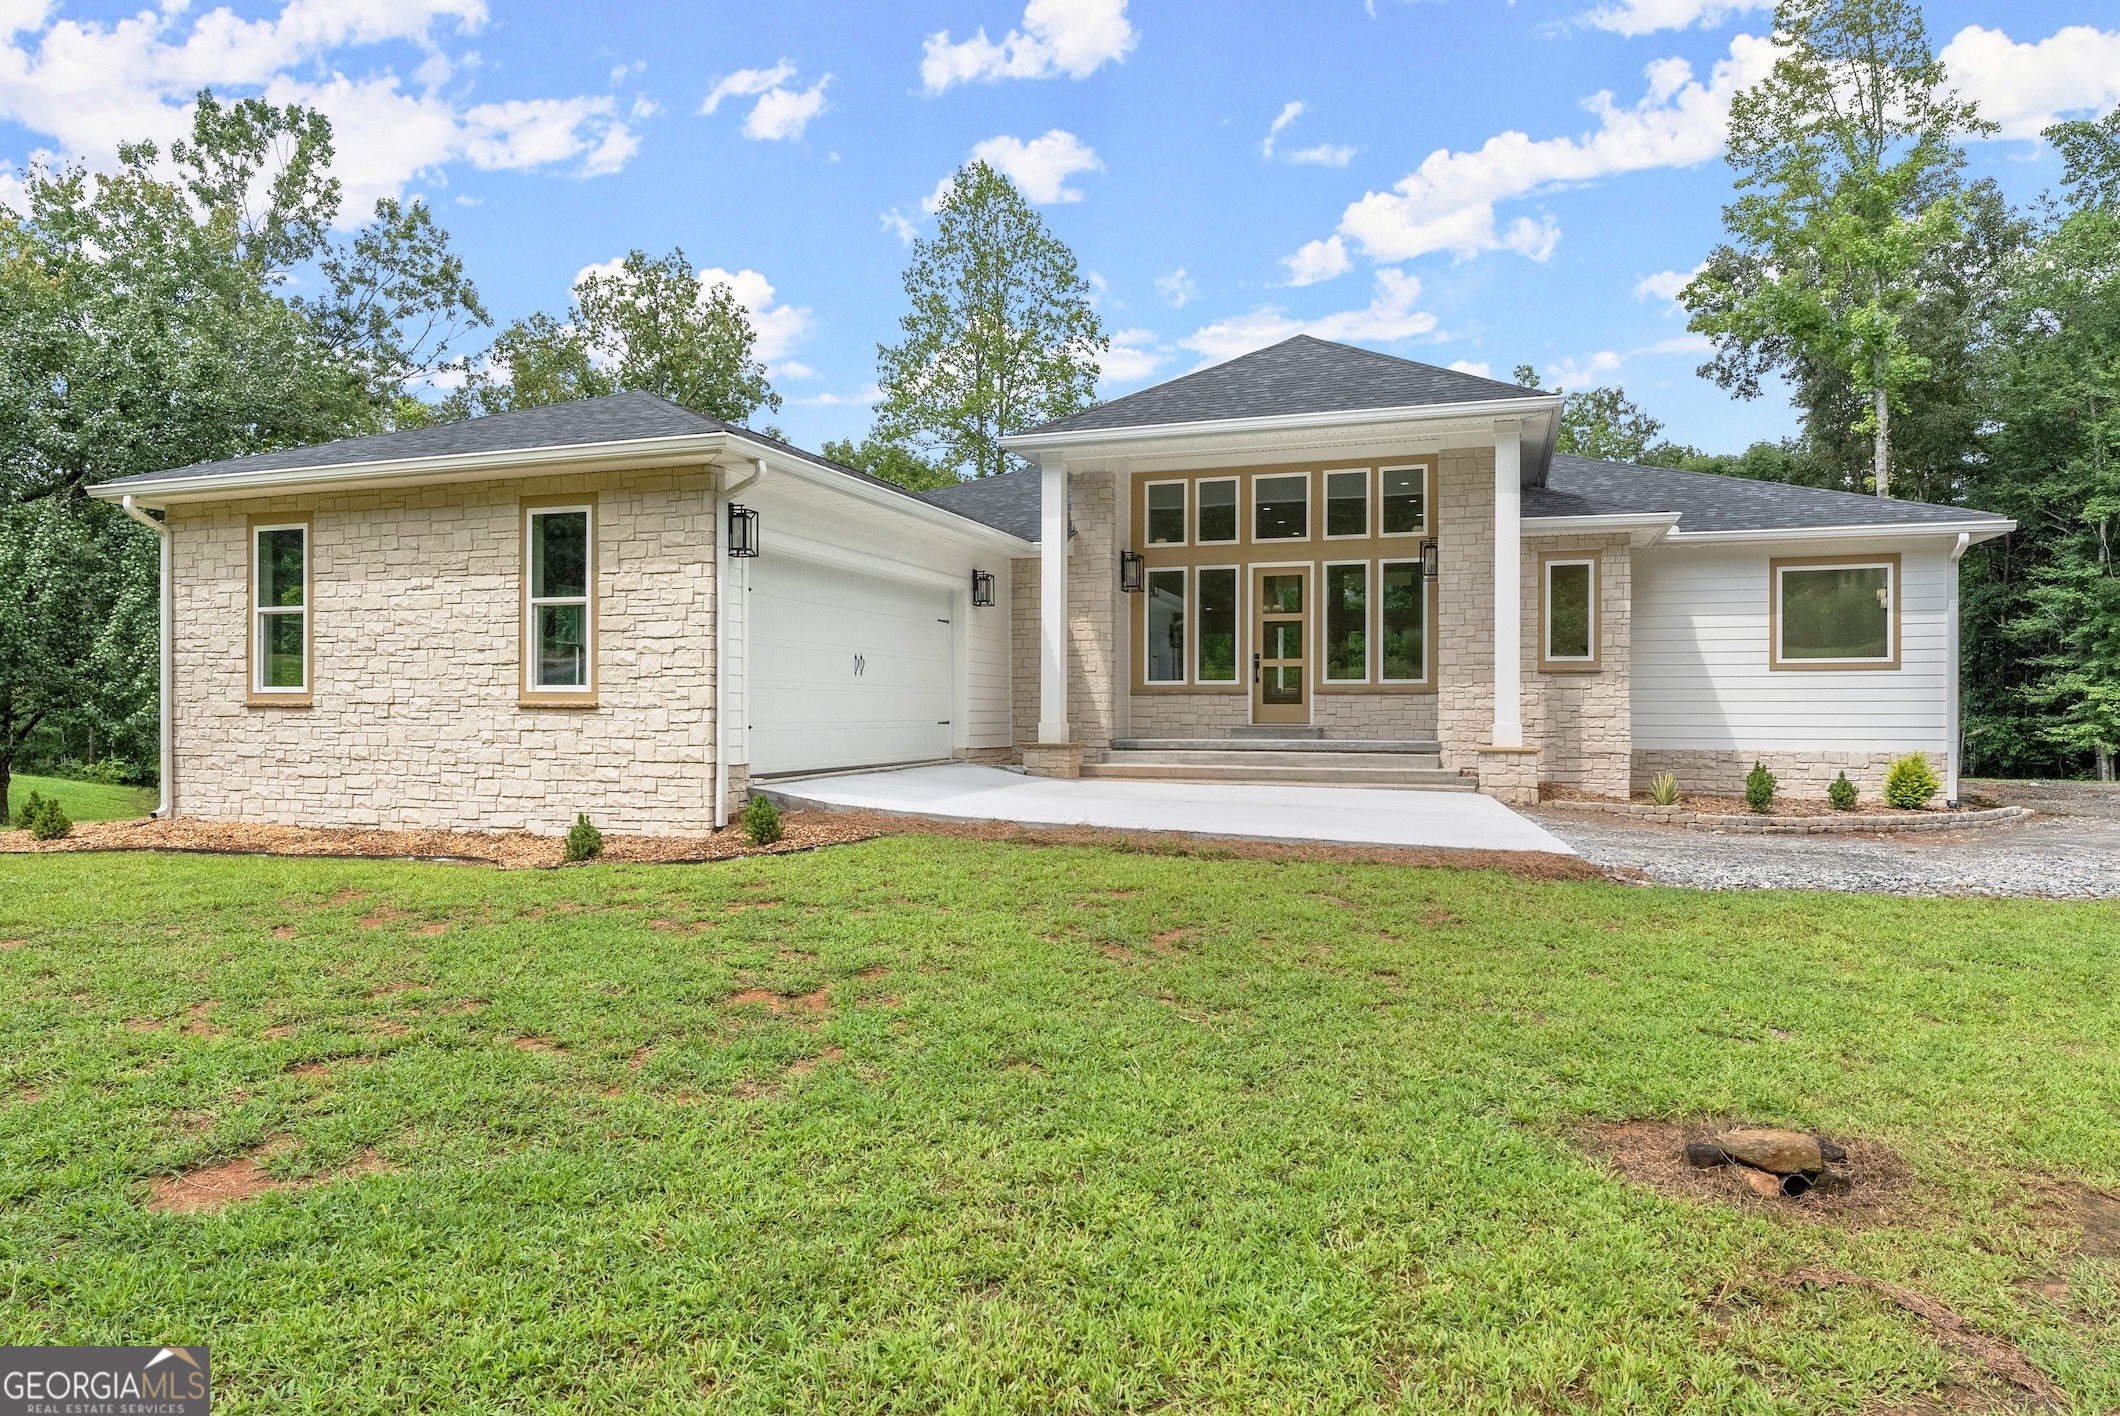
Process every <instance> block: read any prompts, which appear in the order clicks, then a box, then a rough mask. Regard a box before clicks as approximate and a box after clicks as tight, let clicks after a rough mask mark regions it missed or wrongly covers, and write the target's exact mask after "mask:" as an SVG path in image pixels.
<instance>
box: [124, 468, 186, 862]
mask: <svg viewBox="0 0 2120 1416" xmlns="http://www.w3.org/2000/svg"><path fill="white" fill-rule="evenodd" d="M119 505H121V506H122V507H124V509H125V514H126V515H127V516H129V517H131V518H132V519H133V520H135V521H137V522H139V523H140V524H141V525H142V526H145V527H146V528H147V529H148V530H150V531H152V532H154V533H155V540H156V541H157V543H158V544H159V546H160V551H161V576H160V582H161V590H160V594H159V596H158V598H159V599H160V601H161V605H160V614H159V615H158V616H157V618H158V619H159V621H160V623H159V626H158V628H157V632H156V636H155V637H156V640H157V641H158V643H157V648H158V650H159V651H160V654H161V660H162V662H161V671H162V672H161V682H162V689H161V698H162V712H161V715H160V717H161V721H160V725H159V726H160V733H159V735H160V737H161V739H162V742H161V747H162V757H161V760H162V767H161V773H160V775H161V778H162V804H161V805H160V806H158V807H156V808H155V815H156V817H158V818H159V819H161V820H163V821H167V820H169V819H170V817H171V816H173V815H175V814H176V804H177V658H176V637H177V634H176V631H177V604H176V601H177V584H176V580H177V570H176V562H175V560H174V558H173V557H172V556H171V555H170V553H169V527H168V526H166V525H165V524H163V523H162V522H160V521H157V520H155V519H154V518H153V517H152V516H149V515H148V514H147V513H146V512H144V511H142V510H140V508H138V507H136V506H134V505H133V499H132V496H131V494H130V493H128V494H127V495H126V497H125V499H124V500H123V501H122V502H120V503H119Z"/></svg>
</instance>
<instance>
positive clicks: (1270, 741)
mask: <svg viewBox="0 0 2120 1416" xmlns="http://www.w3.org/2000/svg"><path fill="white" fill-rule="evenodd" d="M1442 750H1443V745H1442V744H1441V743H1440V742H1436V741H1434V740H1432V739H1430V740H1423V739H1419V738H1316V737H1304V738H1297V737H1245V738H1113V739H1112V751H1114V752H1214V753H1228V752H1246V753H1249V752H1302V753H1341V752H1351V753H1356V754H1359V755H1362V756H1369V755H1373V754H1376V753H1418V754H1421V755H1424V756H1428V757H1434V756H1437V755H1438V754H1440V753H1441V752H1442Z"/></svg>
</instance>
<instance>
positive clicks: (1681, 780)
mask: <svg viewBox="0 0 2120 1416" xmlns="http://www.w3.org/2000/svg"><path fill="white" fill-rule="evenodd" d="M1906 755H1907V754H1905V753H1895V752H1802V753H1798V752H1739V751H1737V750H1736V749H1735V748H1727V749H1725V748H1643V749H1642V750H1640V751H1638V752H1636V753H1635V754H1634V780H1633V787H1634V790H1635V791H1641V792H1645V791H1647V790H1649V784H1650V783H1651V782H1653V781H1654V780H1655V779H1656V778H1657V776H1658V775H1660V774H1661V773H1664V772H1676V773H1677V774H1678V785H1679V790H1681V791H1685V792H1704V793H1707V794H1709V795H1711V796H1743V795H1744V792H1745V774H1746V773H1747V772H1750V771H1751V770H1752V764H1753V763H1755V762H1763V763H1765V764H1766V768H1767V770H1768V771H1769V772H1772V773H1773V774H1774V779H1775V781H1774V785H1775V791H1776V793H1777V794H1778V795H1780V796H1784V797H1798V798H1809V799H1816V800H1821V801H1822V800H1824V799H1825V794H1826V787H1827V785H1828V784H1829V783H1831V782H1832V780H1833V778H1834V777H1836V776H1838V775H1839V774H1840V773H1842V772H1846V773H1847V774H1848V780H1849V781H1851V782H1853V783H1854V784H1855V789H1856V790H1857V791H1858V792H1860V793H1862V796H1863V799H1864V800H1866V801H1881V800H1883V799H1884V774H1885V771H1886V769H1888V768H1889V767H1890V766H1891V765H1892V762H1893V760H1894V759H1895V758H1898V757H1904V756H1906ZM1924 755H1925V756H1926V757H1927V758H1928V759H1929V766H1930V767H1932V768H1933V769H1935V772H1936V778H1937V780H1938V781H1942V780H1943V778H1944V773H1945V771H1946V770H1947V769H1948V768H1949V766H1950V764H1949V763H1948V762H1947V761H1946V760H1945V759H1944V755H1943V754H1942V753H1940V752H1931V753H1926V754H1924Z"/></svg>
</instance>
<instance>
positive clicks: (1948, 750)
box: [1892, 531, 1973, 802]
mask: <svg viewBox="0 0 2120 1416" xmlns="http://www.w3.org/2000/svg"><path fill="white" fill-rule="evenodd" d="M1972 544H1973V538H1972V537H1971V536H1968V535H1967V534H1966V533H1965V532H1963V531H1961V532H1959V533H1958V544H1957V545H1956V546H1954V547H1952V548H1951V569H1950V577H1951V583H1950V586H1949V590H1948V592H1947V593H1946V594H1945V596H1944V609H1943V613H1944V615H1945V617H1946V624H1945V626H1944V650H1943V653H1944V657H1945V659H1946V660H1948V662H1947V663H1946V664H1945V665H1944V671H1943V672H1944V680H1943V681H1944V692H1945V693H1947V694H1949V695H1950V697H1949V699H1948V700H1947V701H1946V702H1945V704H1944V714H1943V722H1944V729H1943V734H1944V737H1943V760H1944V771H1943V799H1944V800H1945V801H1948V802H1956V801H1957V800H1958V745H1959V737H1960V734H1961V733H1963V732H1964V729H1963V728H1961V727H1960V726H1959V717H1958V714H1959V706H1958V694H1959V686H1958V562H1959V558H1960V557H1962V556H1963V555H1964V554H1965V548H1966V547H1967V546H1970V545H1972ZM1892 589H1893V593H1894V594H1904V593H1905V591H1903V590H1902V589H1900V587H1898V586H1896V585H1895V586H1894V587H1892Z"/></svg>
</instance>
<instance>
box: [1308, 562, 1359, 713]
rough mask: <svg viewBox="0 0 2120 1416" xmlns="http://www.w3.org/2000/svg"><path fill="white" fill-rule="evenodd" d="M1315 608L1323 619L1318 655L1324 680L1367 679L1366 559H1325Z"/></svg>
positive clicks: (1337, 681) (1339, 681) (1356, 681)
mask: <svg viewBox="0 0 2120 1416" xmlns="http://www.w3.org/2000/svg"><path fill="white" fill-rule="evenodd" d="M1318 607H1319V609H1320V610H1321V611H1322V612H1323V618H1324V634H1323V635H1322V637H1321V639H1320V644H1319V647H1320V655H1319V657H1320V658H1321V659H1322V660H1323V662H1324V672H1325V682H1326V683H1367V682H1369V620H1370V616H1369V562H1367V561H1327V562H1325V588H1324V591H1323V593H1322V594H1320V595H1319V596H1318Z"/></svg>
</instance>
